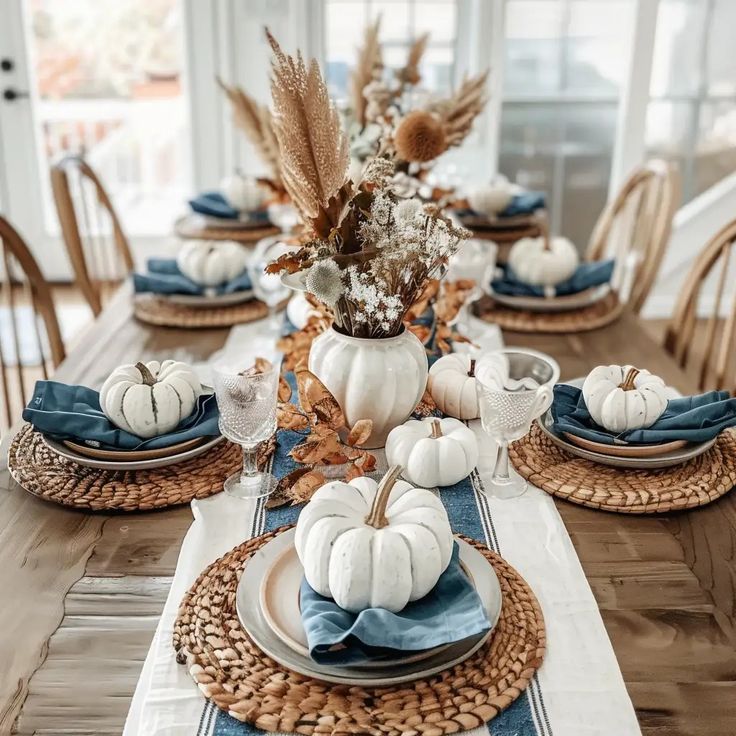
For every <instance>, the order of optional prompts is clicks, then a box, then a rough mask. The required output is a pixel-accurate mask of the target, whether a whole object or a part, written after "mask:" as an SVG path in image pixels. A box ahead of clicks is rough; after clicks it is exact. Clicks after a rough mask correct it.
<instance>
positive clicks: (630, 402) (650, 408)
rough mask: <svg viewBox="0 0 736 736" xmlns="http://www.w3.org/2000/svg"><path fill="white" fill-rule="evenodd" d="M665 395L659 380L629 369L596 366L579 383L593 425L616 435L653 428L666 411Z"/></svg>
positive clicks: (627, 366)
mask: <svg viewBox="0 0 736 736" xmlns="http://www.w3.org/2000/svg"><path fill="white" fill-rule="evenodd" d="M667 394H668V391H667V386H666V385H665V382H664V381H663V380H662V379H661V378H660V377H659V376H655V375H653V374H651V373H650V372H649V371H645V370H639V369H638V368H634V367H633V366H630V365H623V366H622V365H599V366H598V367H597V368H593V370H592V371H591V372H590V373H589V374H588V377H587V378H586V379H585V382H584V383H583V399H584V400H585V405H586V407H587V408H588V411H589V412H590V416H591V417H592V418H593V421H594V422H595V423H596V424H598V425H600V426H601V427H603V428H604V429H607V430H609V431H611V432H616V433H617V434H620V433H621V432H626V431H629V430H632V429H643V428H644V427H650V426H651V425H652V424H654V422H656V421H657V419H659V417H660V416H662V414H663V413H664V411H665V409H666V408H667Z"/></svg>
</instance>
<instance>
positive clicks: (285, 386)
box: [278, 376, 291, 401]
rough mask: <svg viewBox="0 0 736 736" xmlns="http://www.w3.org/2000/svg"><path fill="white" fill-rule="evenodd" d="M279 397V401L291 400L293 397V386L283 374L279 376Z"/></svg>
mask: <svg viewBox="0 0 736 736" xmlns="http://www.w3.org/2000/svg"><path fill="white" fill-rule="evenodd" d="M278 399H279V401H289V400H290V399H291V386H290V385H289V382H288V381H287V380H286V379H285V378H284V377H283V376H279V391H278Z"/></svg>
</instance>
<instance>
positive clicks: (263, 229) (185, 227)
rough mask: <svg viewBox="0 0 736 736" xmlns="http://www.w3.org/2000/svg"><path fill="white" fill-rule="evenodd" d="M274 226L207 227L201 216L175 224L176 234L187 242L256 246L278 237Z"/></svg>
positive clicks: (188, 216) (188, 218) (182, 218)
mask: <svg viewBox="0 0 736 736" xmlns="http://www.w3.org/2000/svg"><path fill="white" fill-rule="evenodd" d="M280 232H281V231H280V230H279V229H278V228H277V227H275V226H274V225H261V226H259V227H207V226H206V225H203V224H202V218H201V217H200V216H199V215H186V216H184V217H180V218H179V219H178V220H177V221H176V222H175V223H174V233H175V234H176V235H178V236H179V237H180V238H184V239H185V240H191V239H194V240H234V241H235V242H236V243H244V244H249V243H253V244H255V243H256V242H257V241H259V240H261V238H267V237H269V236H270V235H278V234H279V233H280Z"/></svg>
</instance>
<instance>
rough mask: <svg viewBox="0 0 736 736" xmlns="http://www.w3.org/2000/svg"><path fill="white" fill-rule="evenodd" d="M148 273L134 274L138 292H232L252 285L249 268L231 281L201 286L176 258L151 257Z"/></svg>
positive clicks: (134, 284)
mask: <svg viewBox="0 0 736 736" xmlns="http://www.w3.org/2000/svg"><path fill="white" fill-rule="evenodd" d="M146 265H147V266H148V273H134V274H133V288H134V289H135V292H136V294H141V293H143V292H151V293H153V294H232V293H234V292H236V291H247V290H249V289H250V288H252V287H251V282H250V276H248V271H247V269H246V270H245V271H243V273H241V274H240V276H236V277H235V278H234V279H232V280H231V281H228V282H227V283H225V284H220V285H219V286H214V287H212V286H209V287H208V286H201V285H200V284H195V283H194V281H192V280H191V279H190V278H188V277H187V276H185V275H184V274H183V273H182V272H181V271H180V270H179V267H178V266H177V265H176V259H175V258H149V259H148V263H147V264H146Z"/></svg>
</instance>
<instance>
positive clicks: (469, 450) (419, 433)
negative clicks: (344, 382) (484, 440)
mask: <svg viewBox="0 0 736 736" xmlns="http://www.w3.org/2000/svg"><path fill="white" fill-rule="evenodd" d="M386 460H387V461H388V463H389V465H402V466H403V467H404V472H403V475H404V477H405V478H406V479H407V480H408V481H410V482H412V483H414V485H417V486H422V487H425V488H434V487H435V486H451V485H454V484H455V483H458V482H460V481H461V480H462V479H463V478H467V477H468V475H470V473H472V472H473V469H474V468H475V466H476V465H477V464H478V440H477V439H476V437H475V432H473V430H472V429H470V428H469V427H467V426H466V425H464V424H463V423H462V422H461V421H459V420H458V419H453V418H452V417H448V418H447V419H438V418H436V417H426V418H425V419H421V420H417V419H410V420H409V421H408V422H404V424H402V425H400V426H399V427H396V428H395V429H392V430H391V432H390V433H389V436H388V439H387V440H386Z"/></svg>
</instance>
